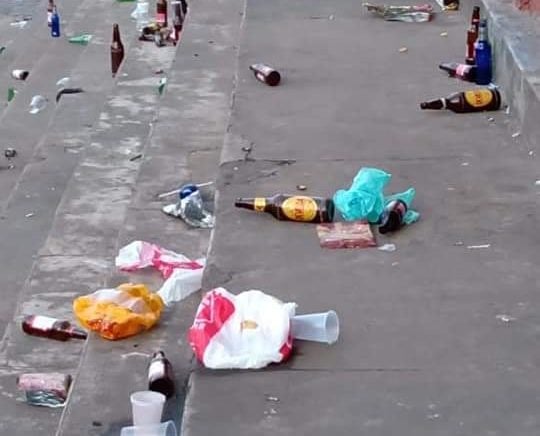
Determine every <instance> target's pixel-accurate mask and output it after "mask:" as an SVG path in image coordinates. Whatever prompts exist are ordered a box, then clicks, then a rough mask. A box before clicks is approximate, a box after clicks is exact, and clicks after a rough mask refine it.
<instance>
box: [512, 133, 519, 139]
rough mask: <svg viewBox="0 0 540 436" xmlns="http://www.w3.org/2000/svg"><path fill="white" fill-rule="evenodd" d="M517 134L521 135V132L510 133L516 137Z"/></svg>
mask: <svg viewBox="0 0 540 436" xmlns="http://www.w3.org/2000/svg"><path fill="white" fill-rule="evenodd" d="M518 136H521V132H515V133H512V138H517V137H518Z"/></svg>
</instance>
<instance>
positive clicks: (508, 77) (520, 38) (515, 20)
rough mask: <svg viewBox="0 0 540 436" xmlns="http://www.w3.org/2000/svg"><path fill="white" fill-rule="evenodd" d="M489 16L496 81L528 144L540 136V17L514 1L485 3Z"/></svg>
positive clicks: (494, 0)
mask: <svg viewBox="0 0 540 436" xmlns="http://www.w3.org/2000/svg"><path fill="white" fill-rule="evenodd" d="M482 2H483V4H484V8H485V11H486V14H487V15H488V17H489V34H490V38H491V41H492V44H493V53H494V69H495V71H494V80H495V82H496V83H497V84H498V85H500V86H501V87H502V89H503V91H504V95H505V97H506V101H507V102H508V104H509V106H510V110H511V115H512V121H513V123H515V129H516V131H520V132H521V135H522V138H523V139H524V140H525V141H526V142H527V143H529V144H535V142H536V138H537V137H538V135H539V133H540V124H539V123H538V121H537V118H538V114H539V113H540V58H539V57H538V53H539V51H540V27H539V24H540V18H539V17H536V16H534V15H530V14H527V13H524V12H520V11H519V10H518V9H517V8H516V7H515V5H514V4H513V2H512V0H482Z"/></svg>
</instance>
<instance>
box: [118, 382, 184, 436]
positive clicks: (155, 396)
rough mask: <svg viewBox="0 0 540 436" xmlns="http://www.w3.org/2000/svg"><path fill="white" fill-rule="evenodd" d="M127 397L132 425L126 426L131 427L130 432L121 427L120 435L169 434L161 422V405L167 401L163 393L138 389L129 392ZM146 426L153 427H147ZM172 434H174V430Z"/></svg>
mask: <svg viewBox="0 0 540 436" xmlns="http://www.w3.org/2000/svg"><path fill="white" fill-rule="evenodd" d="M129 399H130V401H131V414H132V416H133V424H134V427H128V428H132V429H133V431H132V432H131V433H129V432H128V433H126V428H123V429H122V433H121V436H126V434H128V435H129V434H130V436H143V435H148V436H150V435H170V433H169V431H168V430H167V432H165V431H166V429H165V428H164V427H162V425H163V424H161V416H162V415H163V406H164V405H165V401H167V397H166V396H165V395H163V394H161V393H159V392H153V391H139V392H134V393H133V394H131V395H130V397H129ZM169 422H172V421H169ZM148 426H155V427H154V428H152V429H149V428H148ZM139 427H141V428H139ZM174 436H176V432H175V433H174Z"/></svg>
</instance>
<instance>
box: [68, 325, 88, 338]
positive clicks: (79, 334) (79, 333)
mask: <svg viewBox="0 0 540 436" xmlns="http://www.w3.org/2000/svg"><path fill="white" fill-rule="evenodd" d="M68 332H69V335H70V336H71V337H72V338H75V339H86V338H87V337H88V333H86V332H85V331H84V330H82V329H80V328H77V327H71V328H70V329H69V330H68Z"/></svg>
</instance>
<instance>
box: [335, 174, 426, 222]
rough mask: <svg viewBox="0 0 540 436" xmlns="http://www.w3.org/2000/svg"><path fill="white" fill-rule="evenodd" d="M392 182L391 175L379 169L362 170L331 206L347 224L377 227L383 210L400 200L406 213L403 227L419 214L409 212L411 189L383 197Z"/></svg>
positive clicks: (337, 193) (413, 194) (413, 193)
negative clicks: (364, 224)
mask: <svg viewBox="0 0 540 436" xmlns="http://www.w3.org/2000/svg"><path fill="white" fill-rule="evenodd" d="M391 178H392V175H391V174H389V173H387V172H385V171H383V170H380V169H378V168H361V169H360V171H359V172H358V174H357V175H356V176H355V178H354V180H353V183H352V185H351V187H350V188H349V189H347V190H343V189H340V190H338V191H337V192H336V193H335V194H334V204H335V206H336V208H337V209H338V210H339V212H340V213H341V215H342V216H343V218H344V219H345V220H346V221H355V220H367V221H368V222H370V223H372V224H378V223H379V222H380V219H381V216H382V213H383V211H384V207H385V206H386V205H387V204H388V203H390V202H391V201H393V200H402V201H403V202H404V203H405V204H406V205H407V209H408V210H407V213H406V214H405V217H404V219H403V222H404V224H412V223H414V222H415V221H418V219H419V218H420V214H419V213H418V212H416V211H415V210H412V209H411V205H412V202H413V200H414V197H415V195H416V191H415V189H414V188H409V189H407V190H406V191H404V192H400V193H397V194H393V195H389V196H387V197H385V196H384V188H385V187H386V185H387V184H388V183H389V182H390V179H391Z"/></svg>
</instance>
